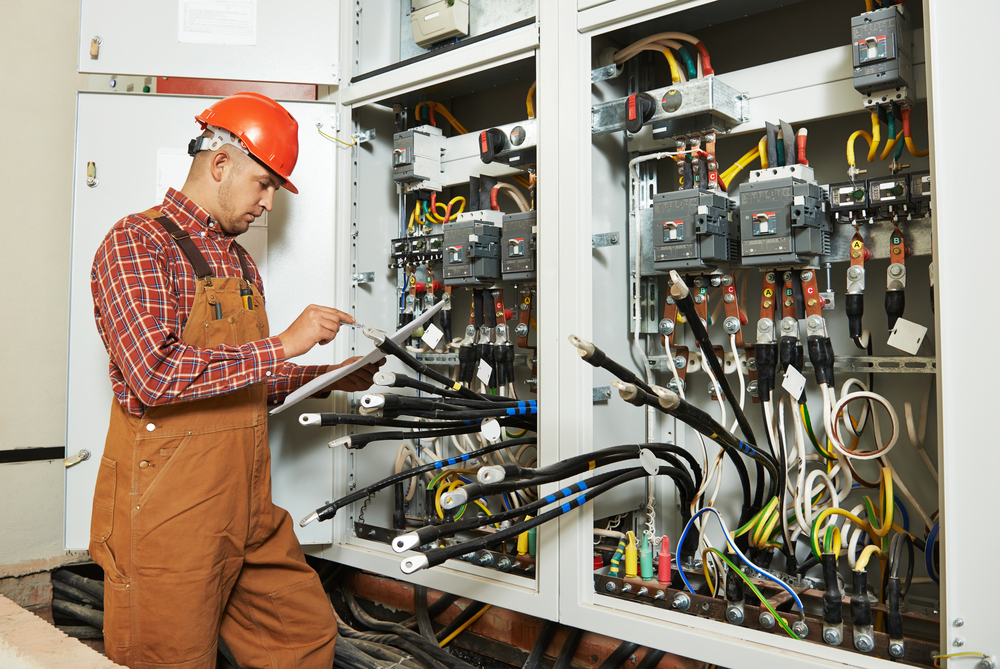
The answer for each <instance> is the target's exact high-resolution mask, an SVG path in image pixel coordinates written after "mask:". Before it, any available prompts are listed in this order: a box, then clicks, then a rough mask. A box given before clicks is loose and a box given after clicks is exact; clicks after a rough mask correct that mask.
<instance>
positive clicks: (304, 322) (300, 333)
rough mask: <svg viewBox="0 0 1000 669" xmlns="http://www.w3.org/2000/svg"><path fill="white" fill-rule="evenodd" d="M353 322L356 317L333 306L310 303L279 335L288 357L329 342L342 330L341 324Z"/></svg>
mask: <svg viewBox="0 0 1000 669" xmlns="http://www.w3.org/2000/svg"><path fill="white" fill-rule="evenodd" d="M341 322H344V323H353V322H354V318H353V317H352V316H351V315H350V314H345V313H344V312H343V311H340V310H339V309H334V308H333V307H321V306H319V305H316V304H310V305H309V306H308V307H306V308H305V311H303V312H302V313H301V314H299V317H298V318H296V319H295V321H294V322H293V323H292V324H291V325H290V326H289V327H288V329H287V330H285V331H284V332H282V333H281V334H279V335H278V339H280V340H281V346H282V347H283V348H284V349H285V357H286V358H294V357H297V356H300V355H302V354H304V353H307V352H308V351H309V350H310V349H312V347H313V346H315V345H316V344H320V345H323V344H329V343H330V342H331V341H333V339H334V337H336V336H337V333H338V332H339V331H340V324H341Z"/></svg>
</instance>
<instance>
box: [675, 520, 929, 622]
mask: <svg viewBox="0 0 1000 669" xmlns="http://www.w3.org/2000/svg"><path fill="white" fill-rule="evenodd" d="M706 511H711V512H712V513H714V514H715V517H716V518H717V519H718V521H719V524H720V525H722V531H723V532H724V533H725V535H726V542H727V543H728V544H729V547H730V548H732V549H733V552H734V553H736V554H737V555H739V556H740V559H742V560H743V562H744V563H745V564H746V565H747V566H748V567H750V568H751V569H753V570H754V571H755V572H757V573H758V574H760V575H761V576H762V577H763V578H766V579H770V580H772V581H774V582H775V583H777V584H778V585H779V586H780V587H781V588H782V589H783V590H784V591H785V592H787V593H788V594H789V595H791V596H792V599H794V600H795V604H796V605H797V606H798V607H799V611H803V608H802V600H801V599H799V596H798V595H797V594H795V591H794V590H792V589H791V588H790V587H788V585H786V584H785V582H784V581H782V580H781V579H780V578H777V577H776V576H772V575H771V574H769V573H767V572H766V571H763V570H762V569H761V568H760V567H758V566H757V565H755V564H754V563H753V562H751V561H750V560H749V559H748V558H747V556H746V555H744V554H743V552H742V551H741V550H740V549H739V548H737V547H736V544H735V543H733V540H732V538H731V537H730V536H729V528H728V527H726V521H724V520H723V519H722V516H721V515H720V514H719V512H718V511H716V510H715V508H714V507H711V506H706V507H705V508H704V509H701V510H700V511H698V513H696V514H694V515H693V516H691V520H689V521H688V523H687V525H685V526H684V531H683V532H681V538H680V540H679V541H678V542H677V571H678V572H679V573H680V575H681V579H683V581H684V585H686V586H687V589H688V590H690V591H691V592H694V588H692V587H691V583H690V582H689V581H688V579H687V576H686V575H685V574H684V570H683V569H681V566H680V565H681V546H683V545H684V537H686V536H687V533H688V530H690V529H691V527H692V526H693V525H694V521H696V520H697V519H698V517H699V516H701V515H702V514H703V513H705V512H706ZM928 545H930V544H928Z"/></svg>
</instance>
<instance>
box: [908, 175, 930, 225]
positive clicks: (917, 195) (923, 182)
mask: <svg viewBox="0 0 1000 669" xmlns="http://www.w3.org/2000/svg"><path fill="white" fill-rule="evenodd" d="M910 205H911V207H912V208H913V210H914V213H915V214H917V215H920V216H923V215H926V214H927V212H929V211H930V208H931V173H930V170H923V171H921V172H911V173H910Z"/></svg>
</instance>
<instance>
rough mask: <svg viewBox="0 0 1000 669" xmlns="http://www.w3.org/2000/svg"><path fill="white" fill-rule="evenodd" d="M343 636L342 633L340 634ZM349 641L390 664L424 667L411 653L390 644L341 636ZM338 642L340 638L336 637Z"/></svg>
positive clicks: (420, 668)
mask: <svg viewBox="0 0 1000 669" xmlns="http://www.w3.org/2000/svg"><path fill="white" fill-rule="evenodd" d="M341 637H343V635H341ZM343 638H345V639H346V640H348V641H350V642H351V643H352V644H353V645H354V646H356V647H357V648H358V649H359V650H361V651H363V652H365V653H367V654H368V655H371V656H372V657H374V658H375V659H376V660H382V661H383V662H387V663H389V664H390V665H399V666H401V667H406V668H407V669H426V667H425V665H424V664H423V663H422V662H420V661H418V660H417V659H415V658H414V657H413V656H412V655H409V654H407V653H406V652H404V651H402V650H400V649H398V648H395V647H393V646H390V645H389V644H385V643H375V642H374V641H366V640H364V639H355V638H350V637H343ZM337 642H338V643H340V639H339V638H338V639H337Z"/></svg>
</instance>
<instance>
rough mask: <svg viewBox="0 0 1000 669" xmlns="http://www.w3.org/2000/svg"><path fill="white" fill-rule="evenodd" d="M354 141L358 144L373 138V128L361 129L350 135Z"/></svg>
mask: <svg viewBox="0 0 1000 669" xmlns="http://www.w3.org/2000/svg"><path fill="white" fill-rule="evenodd" d="M351 137H353V138H354V141H355V142H356V143H358V144H364V143H365V142H370V141H372V140H373V139H375V128H369V129H368V130H361V131H359V132H356V133H354V134H352V135H351Z"/></svg>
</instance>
